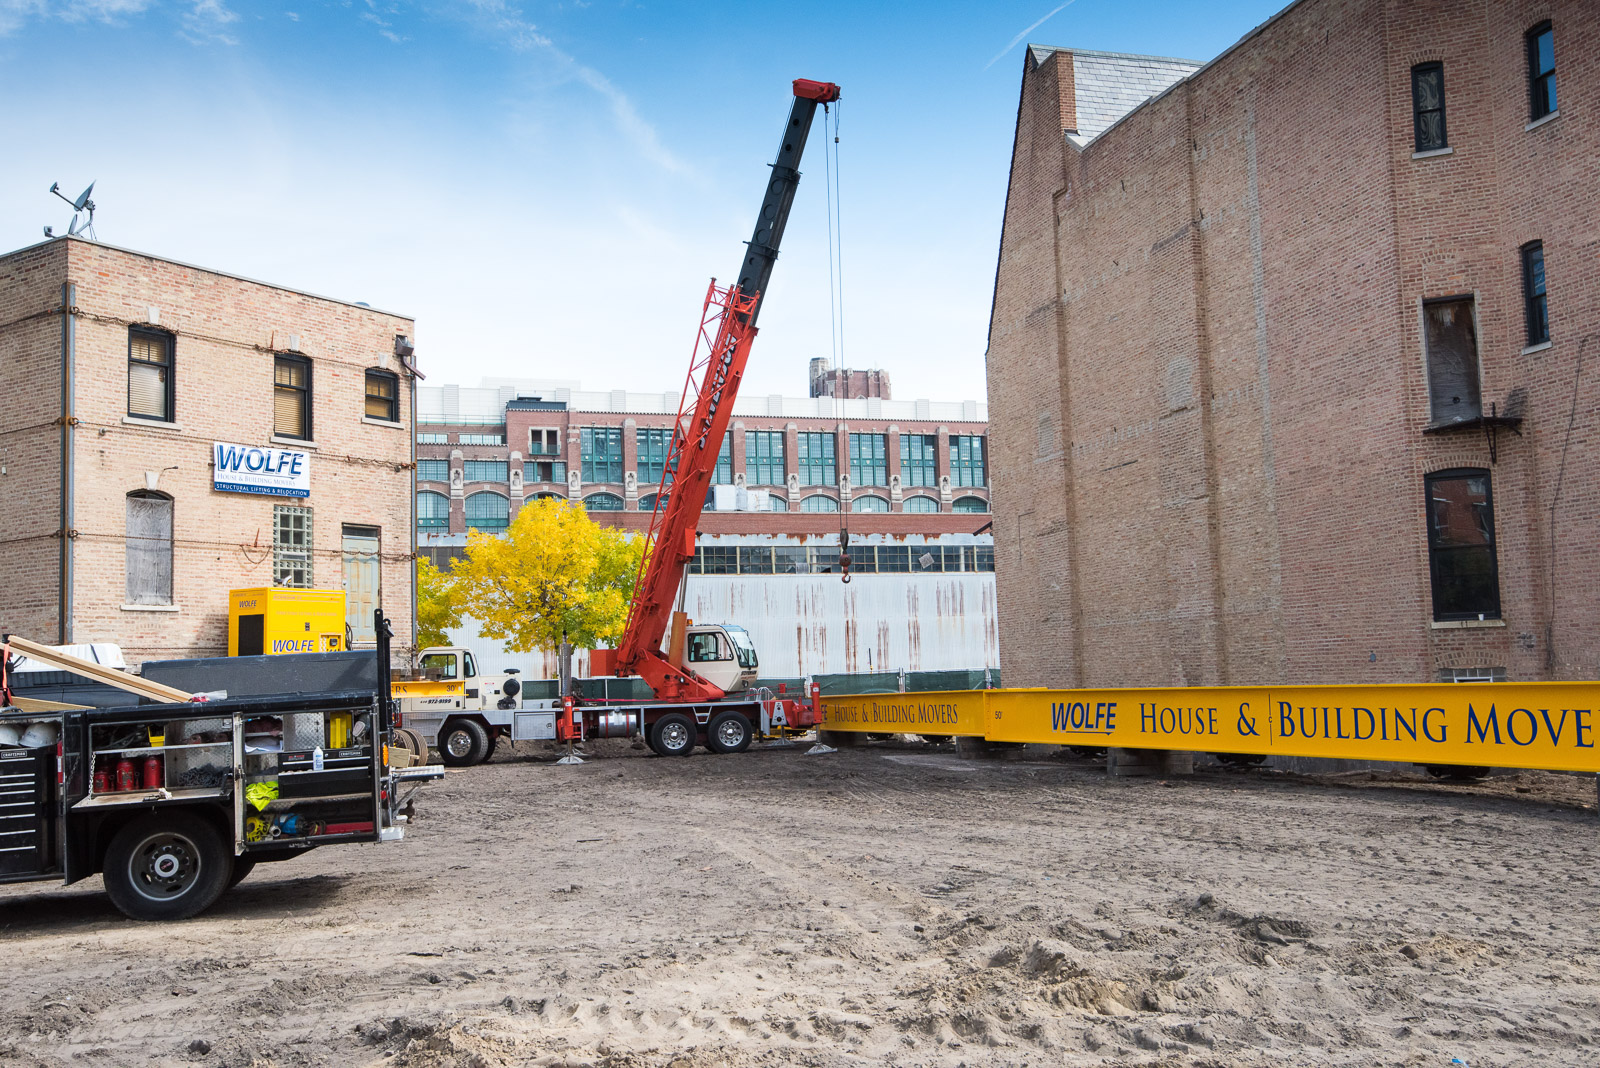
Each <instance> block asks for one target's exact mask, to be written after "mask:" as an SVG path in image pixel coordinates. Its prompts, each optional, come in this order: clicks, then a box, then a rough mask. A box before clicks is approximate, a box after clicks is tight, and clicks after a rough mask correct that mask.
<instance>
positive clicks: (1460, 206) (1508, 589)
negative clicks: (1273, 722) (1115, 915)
mask: <svg viewBox="0 0 1600 1068" xmlns="http://www.w3.org/2000/svg"><path fill="white" fill-rule="evenodd" d="M1594 16H1595V11H1594V8H1593V6H1592V5H1591V4H1588V3H1584V2H1581V0H1538V2H1524V0H1495V2H1490V3H1483V4H1472V5H1463V4H1458V3H1451V2H1448V0H1416V2H1401V0H1300V2H1298V3H1295V4H1293V5H1291V6H1290V7H1288V8H1287V9H1285V10H1284V11H1282V12H1281V13H1280V14H1279V15H1277V16H1276V17H1274V18H1273V19H1271V20H1269V21H1268V22H1267V23H1265V24H1264V25H1262V26H1261V27H1259V28H1258V29H1256V30H1255V31H1254V32H1252V33H1251V34H1249V35H1248V36H1247V37H1245V38H1244V39H1243V40H1241V41H1240V42H1239V43H1238V44H1236V45H1235V46H1234V47H1232V48H1231V49H1229V50H1228V51H1227V52H1225V53H1223V54H1222V55H1221V56H1219V57H1217V58H1216V59H1214V60H1212V61H1211V62H1209V63H1206V64H1204V65H1201V64H1199V63H1194V62H1187V61H1182V60H1167V59H1160V58H1156V57H1140V56H1119V55H1106V54H1102V53H1092V52H1079V51H1074V50H1070V49H1060V48H1046V47H1038V46H1034V47H1030V48H1029V49H1028V50H1027V53H1026V56H1025V61H1024V71H1023V76H1022V86H1021V100H1020V104H1019V108H1018V115H1017V129H1016V140H1015V148H1014V151H1013V156H1012V166H1011V178H1010V187H1009V192H1008V194H1007V202H1006V212H1005V221H1004V226H1003V233H1002V238H1001V246H1000V257H999V265H998V271H997V275H996V286H995V295H994V308H993V316H992V321H991V327H990V338H989V351H988V376H989V399H990V405H991V410H992V412H993V416H994V420H995V422H994V426H993V428H992V435H991V436H992V449H991V466H992V468H993V469H994V471H995V472H996V473H997V478H996V485H995V512H996V517H995V528H996V538H995V544H996V556H997V564H998V595H999V605H1000V609H999V610H1000V652H1001V658H1002V661H1003V662H1004V664H1005V667H1006V675H1007V682H1008V684H1011V685H1019V684H1020V685H1055V686H1069V685H1134V684H1147V685H1185V684H1189V685H1200V684H1216V683H1239V684H1243V683H1273V682H1279V681H1287V680H1292V681H1296V682H1302V683H1313V682H1347V683H1363V682H1403V681H1412V682H1416V681H1433V680H1437V679H1453V678H1480V677H1482V678H1500V677H1510V678H1514V679H1543V678H1557V679H1570V678H1593V677H1595V672H1597V671H1600V600H1597V599H1596V597H1595V595H1594V586H1595V582H1596V579H1597V577H1600V544H1597V543H1596V539H1595V538H1594V536H1593V533H1592V531H1591V530H1590V526H1591V522H1590V520H1591V518H1592V516H1593V515H1594V512H1595V509H1596V506H1597V503H1600V479H1597V478H1596V475H1595V471H1596V469H1597V461H1600V433H1597V431H1600V393H1597V389H1600V379H1597V378H1596V377H1595V374H1594V368H1595V357H1596V356H1597V355H1600V345H1597V344H1596V343H1595V340H1594V339H1595V334H1596V329H1597V323H1600V256H1597V249H1600V244H1597V242H1600V228H1597V223H1600V208H1597V203H1600V197H1597V188H1596V181H1595V160H1596V159H1597V158H1600V112H1597V110H1596V107H1595V101H1596V100H1597V99H1600V20H1597V19H1596V18H1595V17H1594ZM1586 358H1587V359H1586ZM1041 635H1043V636H1046V638H1047V640H1041Z"/></svg>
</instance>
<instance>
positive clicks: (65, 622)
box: [56, 282, 78, 645]
mask: <svg viewBox="0 0 1600 1068" xmlns="http://www.w3.org/2000/svg"><path fill="white" fill-rule="evenodd" d="M77 300H78V287H77V286H75V285H73V284H72V283H71V282H64V283H62V286H61V527H60V530H59V535H58V536H59V537H60V538H61V602H60V605H59V607H58V615H57V622H56V629H57V631H58V635H57V643H58V644H60V645H71V644H72V539H73V538H74V537H76V536H77V533H78V532H77V531H76V530H74V529H72V521H73V508H72V497H73V493H74V489H75V487H74V481H75V480H74V478H73V470H72V466H73V455H72V454H73V449H72V446H73V440H72V430H73V426H74V425H75V424H76V423H77V421H78V420H77V417H76V416H75V415H73V401H74V399H75V395H76V383H75V382H74V379H73V372H74V367H73V364H74V362H75V357H76V355H77V351H76V350H77V344H78V332H77V321H76V319H75V318H74V316H75V315H76V314H77V310H78V309H77V308H76V307H74V305H75V304H76V303H77Z"/></svg>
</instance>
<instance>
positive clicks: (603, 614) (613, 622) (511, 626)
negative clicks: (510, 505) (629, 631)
mask: <svg viewBox="0 0 1600 1068" xmlns="http://www.w3.org/2000/svg"><path fill="white" fill-rule="evenodd" d="M643 554H644V539H643V538H639V537H635V536H633V535H631V534H629V533H627V532H626V531H622V530H611V529H607V528H605V527H602V526H600V524H598V523H596V522H595V521H594V520H592V519H590V518H589V516H588V513H587V512H585V511H584V509H583V505H581V504H574V503H572V502H570V501H563V500H557V499H554V498H545V499H543V500H533V501H528V502H527V503H526V504H524V505H523V506H522V510H521V511H519V512H518V513H517V518H516V519H515V520H513V521H512V523H511V526H510V527H508V528H507V529H506V532H505V535H504V536H503V537H496V536H495V535H492V534H485V533H483V532H481V531H474V532H473V533H472V534H470V535H468V537H467V555H466V558H465V559H463V560H457V561H456V564H455V567H454V568H453V569H452V570H451V573H450V582H451V587H452V589H451V600H452V603H453V604H454V605H455V606H456V607H457V608H458V609H460V610H461V611H462V612H465V613H466V614H468V615H470V616H472V617H473V618H474V619H476V620H477V621H478V623H479V625H480V627H481V629H482V631H483V634H484V636H485V637H488V638H496V639H499V640H501V641H504V642H505V643H506V645H507V647H509V648H510V649H512V650H515V651H517V652H527V651H529V650H532V649H551V648H554V647H555V646H556V645H557V644H558V643H559V642H560V641H561V640H562V635H563V634H565V635H566V640H567V641H570V642H571V643H572V644H573V645H576V646H579V647H580V648H585V649H593V648H596V647H597V646H601V645H614V644H615V643H616V642H617V640H618V639H620V638H621V637H622V630H623V627H625V626H626V625H627V621H628V598H629V597H630V596H632V594H633V580H634V576H635V575H636V574H637V573H638V570H639V563H640V560H641V558H642V557H643Z"/></svg>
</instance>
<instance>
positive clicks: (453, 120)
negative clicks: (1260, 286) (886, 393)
mask: <svg viewBox="0 0 1600 1068" xmlns="http://www.w3.org/2000/svg"><path fill="white" fill-rule="evenodd" d="M1059 3H1060V0H996V2H990V3H979V4H974V3H954V2H941V0H932V2H926V3H917V4H912V3H828V2H822V3H814V4H799V3H771V2H765V0H757V2H746V3H743V4H725V3H724V4H709V3H700V4H691V3H683V2H656V3H633V2H620V0H587V2H573V0H565V2H552V3H539V2H526V3H521V4H513V3H508V2H501V0H476V2H472V0H460V2H454V3H452V2H446V0H440V2H414V3H413V2H403V0H349V2H342V0H288V2H285V3H272V4H268V3H246V2H243V0H181V2H180V0H0V100H3V101H4V102H5V104H4V112H3V114H4V118H3V120H0V127H3V128H4V129H5V131H6V133H5V142H6V148H5V151H4V153H0V248H4V249H12V248H19V247H22V246H24V245H29V244H33V243H34V242H36V241H38V240H40V239H41V238H42V232H41V227H42V226H43V225H45V224H52V225H54V226H55V227H56V229H57V232H60V231H62V230H64V229H65V228H66V222H67V220H68V218H69V217H70V210H68V209H67V206H66V205H65V204H62V203H61V202H60V201H58V200H55V199H54V198H53V197H50V196H49V195H48V194H47V193H46V190H48V188H49V186H50V183H51V182H55V181H59V182H60V183H61V186H62V188H63V190H65V191H67V192H68V193H69V195H71V194H76V193H77V192H78V191H79V190H81V189H82V188H83V187H84V186H85V185H87V184H88V183H89V181H90V180H95V181H96V182H97V183H98V184H97V185H96V187H95V197H94V199H95V201H96V203H97V204H98V206H99V213H98V215H97V218H96V228H97V230H98V233H99V236H100V237H101V239H102V240H105V241H108V242H110V243H113V244H118V245H123V246H125V247H129V248H135V249H139V250H141V251H147V252H152V253H156V254H158V255H163V256H168V257H171V258H173V259H179V260H186V261H190V262H194V263H198V264H200V265H203V266H207V267H214V268H217V269H220V270H227V271H231V272H235V273H239V274H244V275H247V276H250V277H254V278H260V279H263V280H266V281H271V282H275V283H279V284H282V285H288V286H293V287H296V288H301V289H308V290H311V291H313V292H318V293H324V294H327V295H330V296H337V297H341V298H344V299H349V300H362V301H366V302H368V303H370V304H372V305H374V306H375V307H380V308H385V309H388V310H393V311H399V312H402V313H405V314H408V315H412V316H415V317H416V319H417V341H418V353H419V357H420V358H421V361H422V368H423V371H424V372H425V373H426V374H428V376H429V381H430V382H432V383H439V382H458V383H461V384H464V385H475V384H477V382H478V380H479V379H480V378H481V377H483V376H525V377H545V378H564V379H579V380H581V381H582V382H583V384H584V386H585V387H586V388H590V389H610V388H629V389H639V390H674V389H677V388H678V387H679V386H680V385H681V383H682V377H683V370H684V368H685V367H686V365H687V362H688V356H689V347H690V345H691V343H692V341H693V336H694V328H695V323H696V321H697V316H698V313H699V310H700V302H701V299H702V298H703V296H704V293H705V286H706V282H707V280H708V278H709V277H710V276H712V275H715V276H717V277H719V278H722V279H729V278H731V276H732V275H733V273H734V271H735V269H736V268H737V266H738V264H739V260H740V257H741V255H742V251H743V245H742V242H743V241H744V240H745V239H746V238H747V237H748V236H749V231H750V228H751V226H752V224H753V222H754V217H755V211H756V208H757V206H758V204H759V200H760V196H761V191H762V189H763V188H764V185H765V182H766V175H767V168H766V164H767V163H768V162H769V161H770V160H771V159H772V156H773V154H774V151H775V149H776V146H777V138H778V134H779V132H780V129H781V127H782V123H783V121H784V119H785V117H786V115H787V113H788V107H789V100H790V89H789V83H790V81H791V79H793V78H796V77H806V78H816V79H820V80H826V81H835V82H838V83H839V84H840V85H841V86H843V88H844V93H845V98H844V100H843V102H842V104H843V108H842V112H841V114H840V129H839V136H840V144H839V150H840V161H841V174H840V183H839V184H840V198H841V219H842V224H841V225H842V232H841V250H842V265H843V303H844V309H843V315H844V318H843V324H844V326H843V346H844V353H843V358H844V360H845V362H846V363H847V364H848V365H850V366H854V367H867V366H881V367H883V368H885V369H887V370H888V371H889V372H890V375H891V377H892V380H893V383H894V391H895V396H896V397H899V398H903V399H912V398H916V397H929V398H932V399H936V400H957V399H964V398H978V399H981V398H983V396H984V383H983V352H984V347H985V343H986V334H987V328H988V324H987V320H988V311H989V298H990V295H991V290H992V287H993V280H994V268H995V256H996V251H997V246H998V241H999V232H1000V219H1001V214H1002V211H1003V208H1004V202H1005V185H1006V174H1007V168H1008V166H1009V162H1010V153H1011V140H1012V133H1013V128H1014V125H1015V118H1016V106H1017V93H1018V87H1019V83H1020V78H1021V70H1022V63H1023V43H1022V42H1021V41H1019V42H1018V43H1016V44H1015V45H1012V44H1011V42H1013V40H1014V39H1017V38H1018V37H1019V35H1021V38H1022V41H1035V42H1042V43H1047V44H1057V45H1070V46H1073V47H1079V48H1095V49H1103V50H1107V51H1121V52H1143V53H1149V54H1155V55H1169V56H1181V57H1184V58H1193V59H1202V60H1203V59H1209V58H1211V57H1213V56H1215V55H1216V54H1217V53H1219V52H1220V51H1222V50H1223V49H1225V48H1227V47H1228V46H1229V45H1230V44H1232V43H1233V42H1234V41H1236V40H1237V39H1238V38H1239V37H1241V36H1243V35H1244V34H1245V33H1247V32H1248V31H1249V30H1250V29H1251V28H1253V27H1254V26H1256V25H1258V24H1259V23H1260V22H1262V21H1263V20H1265V19H1266V18H1268V17H1270V16H1271V15H1272V14H1273V13H1274V12H1275V11H1276V10H1277V9H1278V8H1279V7H1280V6H1282V4H1281V3H1280V2H1279V0H1219V2H1217V3H1207V4H1199V3H1192V2H1178V0H1072V2H1071V3H1069V4H1067V5H1065V6H1060V7H1058V5H1059ZM1052 11H1054V14H1052ZM1046 16H1049V17H1048V18H1047V19H1046V21H1044V22H1043V23H1042V24H1039V25H1037V26H1036V27H1035V28H1033V29H1032V30H1029V27H1031V26H1034V24H1035V23H1038V22H1039V20H1040V19H1044V18H1046ZM1025 31H1027V32H1025ZM1008 46H1010V47H1009V49H1008ZM819 132H820V127H818V128H817V129H814V131H813V137H812V141H811V144H810V147H809V149H808V152H807V158H806V161H805V163H804V165H803V170H804V172H805V178H804V179H803V180H802V182H801V187H800V192H799V197H798V199H797V201H796V206H795V211H794V215H793V217H792V219H791V222H790V225H789V230H788V234H787V237H786V240H785V246H784V252H783V257H782V259H781V260H780V262H779V264H778V267H777V270H776V272H775V274H774V276H773V282H772V285H771V287H770V290H769V293H768V298H769V299H768V300H767V302H766V304H765V305H764V308H763V311H762V320H761V326H762V330H761V337H760V339H759V340H758V341H757V343H756V348H755V350H754V352H753V354H752V357H751V362H750V370H749V373H748V377H747V380H746V381H747V385H746V389H747V390H749V391H752V392H754V393H758V394H765V393H784V394H789V395H796V394H803V393H804V390H805V385H804V382H805V367H806V361H807V360H808V359H809V358H810V357H812V356H831V355H832V354H833V350H832V347H831V344H830V329H829V325H830V318H829V309H828V258H827V227H826V208H825V204H826V200H825V197H824V184H825V183H824V181H823V170H824V168H823V155H822V153H821V147H822V142H821V140H820V138H819V137H818V134H819Z"/></svg>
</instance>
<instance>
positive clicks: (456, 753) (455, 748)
mask: <svg viewBox="0 0 1600 1068" xmlns="http://www.w3.org/2000/svg"><path fill="white" fill-rule="evenodd" d="M444 747H445V748H446V749H448V750H450V755H451V756H453V757H457V758H460V757H464V756H466V755H467V754H468V753H470V752H472V737H471V735H469V734H467V732H466V731H451V732H450V737H448V738H446V739H445V740H444Z"/></svg>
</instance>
